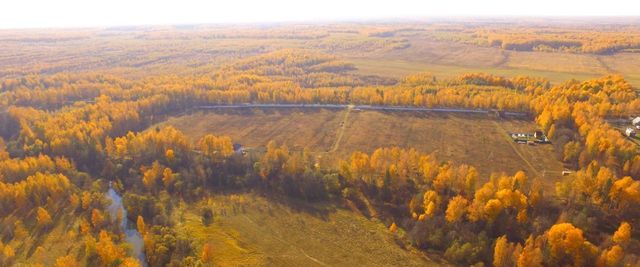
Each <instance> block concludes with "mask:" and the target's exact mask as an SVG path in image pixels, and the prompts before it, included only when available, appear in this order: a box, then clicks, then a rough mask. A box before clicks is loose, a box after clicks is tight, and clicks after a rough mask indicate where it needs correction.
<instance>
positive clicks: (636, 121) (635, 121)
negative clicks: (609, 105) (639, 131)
mask: <svg viewBox="0 0 640 267" xmlns="http://www.w3.org/2000/svg"><path fill="white" fill-rule="evenodd" d="M631 124H633V125H635V126H639V125H640V117H635V118H634V119H633V120H631Z"/></svg>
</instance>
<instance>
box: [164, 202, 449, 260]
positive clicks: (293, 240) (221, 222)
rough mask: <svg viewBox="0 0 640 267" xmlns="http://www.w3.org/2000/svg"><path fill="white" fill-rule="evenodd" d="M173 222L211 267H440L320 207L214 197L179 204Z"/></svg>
mask: <svg viewBox="0 0 640 267" xmlns="http://www.w3.org/2000/svg"><path fill="white" fill-rule="evenodd" d="M285 202H286V201H285ZM295 203H297V204H294V205H303V204H300V203H299V201H296V202H295ZM204 207H209V208H211V209H212V210H213V211H214V219H213V223H211V224H210V225H204V224H203V223H202V217H201V215H200V212H199V211H200V209H202V208H204ZM173 217H174V220H175V221H176V222H177V224H176V227H175V229H176V231H177V234H178V235H187V236H189V237H190V238H193V239H195V241H196V246H197V248H198V249H201V247H202V245H203V244H205V243H210V244H211V245H212V247H213V262H223V263H224V264H223V266H365V265H366V266H439V265H440V264H438V262H436V261H434V260H435V259H436V258H435V257H433V256H427V255H425V254H422V253H419V252H416V251H413V250H411V249H409V248H406V249H403V248H402V247H401V246H398V242H399V241H397V240H396V238H395V237H394V235H393V234H391V233H390V232H389V231H388V230H387V227H386V226H385V225H384V224H383V223H381V222H378V221H376V220H368V219H366V218H365V217H364V216H361V215H360V214H358V213H356V212H352V211H349V210H344V209H341V208H337V207H333V206H327V205H326V204H317V205H305V206H290V204H284V202H281V201H277V200H272V199H265V198H263V197H260V196H256V195H253V194H241V195H218V196H216V197H213V198H209V199H207V200H203V201H201V202H199V203H197V204H188V205H187V204H184V203H182V204H180V205H179V206H178V208H177V209H176V210H175V212H174V215H173ZM400 243H401V242H400Z"/></svg>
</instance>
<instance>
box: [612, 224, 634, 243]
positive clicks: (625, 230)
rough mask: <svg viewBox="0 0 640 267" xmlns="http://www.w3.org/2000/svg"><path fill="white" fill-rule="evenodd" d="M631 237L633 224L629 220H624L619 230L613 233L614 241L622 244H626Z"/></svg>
mask: <svg viewBox="0 0 640 267" xmlns="http://www.w3.org/2000/svg"><path fill="white" fill-rule="evenodd" d="M629 239H631V225H630V224H629V223H628V222H622V223H621V224H620V227H618V230H616V232H615V233H613V238H612V240H613V242H616V243H618V244H620V245H625V244H627V243H628V242H629Z"/></svg>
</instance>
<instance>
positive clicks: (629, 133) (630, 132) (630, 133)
mask: <svg viewBox="0 0 640 267" xmlns="http://www.w3.org/2000/svg"><path fill="white" fill-rule="evenodd" d="M624 134H625V135H626V136H628V137H635V136H636V130H634V129H633V128H627V130H626V131H624Z"/></svg>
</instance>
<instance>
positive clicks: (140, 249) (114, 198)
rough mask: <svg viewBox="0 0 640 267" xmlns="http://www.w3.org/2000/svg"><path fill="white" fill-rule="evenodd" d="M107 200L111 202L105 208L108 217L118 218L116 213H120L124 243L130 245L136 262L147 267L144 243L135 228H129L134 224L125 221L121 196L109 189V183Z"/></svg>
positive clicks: (125, 216) (124, 210)
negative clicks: (136, 259)
mask: <svg viewBox="0 0 640 267" xmlns="http://www.w3.org/2000/svg"><path fill="white" fill-rule="evenodd" d="M107 198H109V199H110V200H111V204H110V205H109V207H107V209H108V211H109V215H111V218H118V212H122V222H121V224H120V229H122V231H123V232H124V234H125V241H126V242H127V243H129V244H131V248H132V249H133V251H132V253H133V255H134V256H135V257H136V258H138V260H140V262H141V263H142V265H143V266H147V265H148V264H147V260H146V257H145V255H144V241H143V240H142V235H140V233H139V232H138V230H137V229H136V228H135V227H130V226H129V225H135V224H134V223H132V222H130V221H129V220H128V219H127V218H128V217H127V210H126V209H125V208H124V205H123V204H122V196H120V195H118V193H117V192H116V191H115V190H113V188H112V187H111V183H109V191H107Z"/></svg>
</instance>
